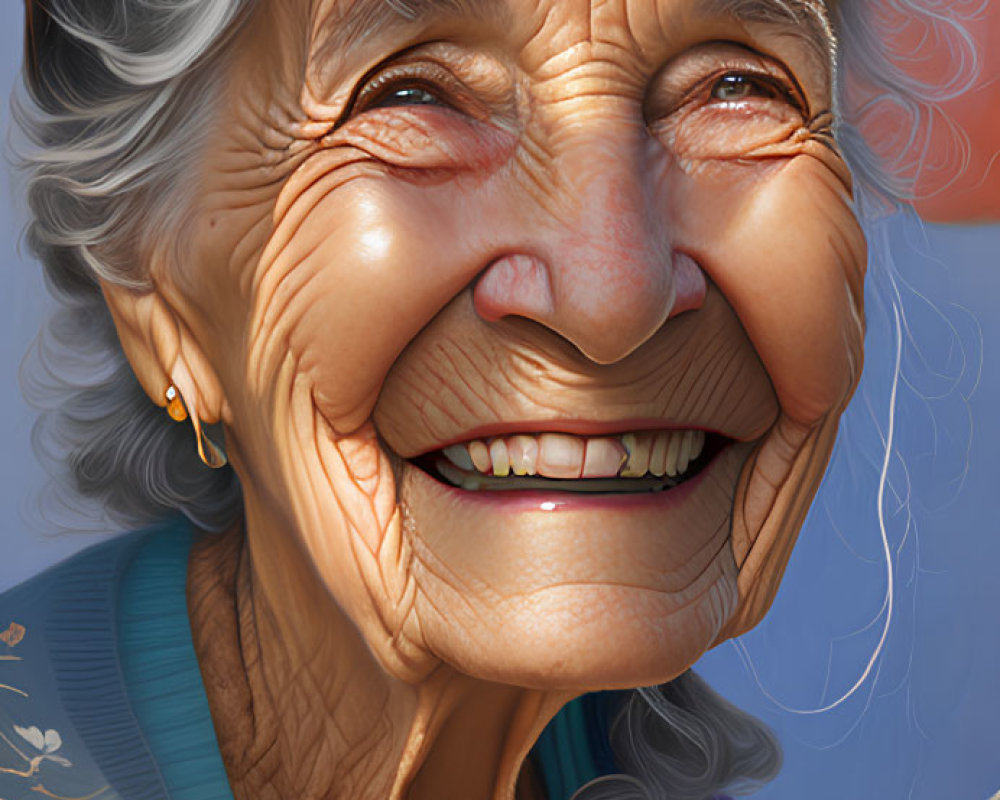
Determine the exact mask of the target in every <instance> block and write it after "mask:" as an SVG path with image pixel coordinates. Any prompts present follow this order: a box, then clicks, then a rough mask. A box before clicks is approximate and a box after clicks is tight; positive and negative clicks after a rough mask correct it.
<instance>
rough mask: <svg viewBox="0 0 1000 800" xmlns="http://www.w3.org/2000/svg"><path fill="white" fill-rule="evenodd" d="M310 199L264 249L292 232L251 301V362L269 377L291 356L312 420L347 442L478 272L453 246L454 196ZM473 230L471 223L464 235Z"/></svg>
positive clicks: (467, 253) (373, 190)
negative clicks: (415, 344)
mask: <svg viewBox="0 0 1000 800" xmlns="http://www.w3.org/2000/svg"><path fill="white" fill-rule="evenodd" d="M316 193H317V194H319V195H321V196H320V197H319V199H318V200H316V201H315V202H313V201H311V199H310V198H307V197H304V198H302V199H301V200H299V201H297V202H299V203H301V204H302V205H304V206H308V210H307V211H306V212H305V213H302V214H298V215H297V214H296V213H295V209H294V207H293V209H292V210H291V211H290V213H289V214H288V215H287V218H286V219H285V220H284V221H283V223H282V225H281V226H279V229H278V231H277V234H276V236H275V237H274V239H273V241H280V240H281V239H282V234H283V230H282V228H283V227H285V226H288V227H290V228H292V229H293V232H291V233H290V234H289V235H287V236H285V237H284V243H283V244H281V246H280V247H275V248H273V251H272V253H271V254H270V256H271V259H272V260H271V263H269V264H267V265H266V267H265V269H264V277H263V279H262V280H261V282H260V287H259V290H258V292H257V293H256V297H255V300H254V308H255V313H254V322H253V325H252V334H251V341H252V352H251V361H258V360H260V361H266V362H269V363H273V364H275V366H277V365H278V364H280V363H281V362H282V361H283V360H284V359H285V358H286V357H288V356H290V357H291V358H292V359H294V361H295V362H296V364H297V365H298V373H299V377H302V378H304V379H306V380H308V381H309V383H310V384H311V385H312V387H313V392H314V399H315V402H316V404H317V407H318V408H319V410H320V412H321V413H322V414H323V416H324V417H325V418H326V419H327V421H328V422H329V423H330V425H331V426H332V427H333V428H334V430H335V431H340V432H348V431H352V430H355V429H356V428H358V427H359V426H360V425H361V424H362V423H363V422H364V421H365V420H366V419H367V418H368V416H369V415H370V413H371V410H372V407H373V406H374V403H375V399H376V397H377V395H378V392H379V390H380V387H381V384H382V381H383V379H384V377H385V375H386V373H387V372H388V371H389V369H390V367H391V366H392V364H393V362H394V361H395V360H396V358H397V357H398V356H399V354H400V353H401V352H402V350H403V349H404V348H405V347H406V345H407V344H408V343H409V342H410V341H411V340H412V339H413V338H414V337H415V336H416V334H417V333H418V332H419V331H420V330H421V328H423V327H424V326H425V325H426V324H427V323H428V322H429V321H430V320H431V319H432V318H433V316H434V315H435V314H436V313H437V312H438V311H439V310H440V308H441V307H442V306H444V305H445V304H446V303H447V302H448V300H450V299H451V298H452V297H453V296H454V295H455V294H457V293H458V292H459V291H461V289H462V288H463V287H464V286H465V285H466V284H467V283H468V282H469V281H470V280H471V279H472V277H473V276H474V274H475V272H476V265H477V263H478V262H476V261H475V259H474V258H473V256H472V249H471V248H472V247H473V242H472V241H471V237H468V238H467V239H465V240H462V239H458V240H456V237H455V236H454V234H453V230H455V229H456V228H455V224H454V220H455V218H456V217H457V216H459V215H460V214H461V213H462V208H463V203H464V200H465V198H464V195H463V194H462V192H460V191H456V190H455V189H454V187H453V186H450V185H449V187H437V188H432V189H430V190H428V189H427V188H426V187H425V188H417V187H414V186H411V185H408V184H406V183H404V182H395V183H394V184H393V185H392V186H385V185H383V184H375V183H372V182H368V181H364V180H357V181H354V182H352V183H348V184H345V185H341V186H338V187H337V188H336V189H335V190H334V191H326V192H324V191H323V190H322V187H318V188H317V189H316ZM297 216H298V217H299V218H296V217H297ZM476 228H477V226H476V225H475V223H474V221H471V220H470V221H469V223H468V224H467V225H466V226H465V228H464V229H465V230H472V231H474V230H476ZM459 229H461V228H459ZM286 349H287V352H286Z"/></svg>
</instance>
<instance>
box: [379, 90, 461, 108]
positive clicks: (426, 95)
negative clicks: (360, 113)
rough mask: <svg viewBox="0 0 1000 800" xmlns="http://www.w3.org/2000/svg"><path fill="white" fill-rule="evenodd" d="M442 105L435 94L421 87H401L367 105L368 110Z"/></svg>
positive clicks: (387, 92)
mask: <svg viewBox="0 0 1000 800" xmlns="http://www.w3.org/2000/svg"><path fill="white" fill-rule="evenodd" d="M431 105H443V104H442V103H441V101H440V100H439V99H438V98H437V96H436V95H435V94H433V93H432V92H430V91H429V90H427V89H425V88H423V87H422V86H402V87H400V88H398V89H391V90H389V91H386V92H385V93H384V94H383V95H382V97H381V98H380V99H378V100H376V101H374V102H371V103H369V104H368V108H387V107H390V106H431Z"/></svg>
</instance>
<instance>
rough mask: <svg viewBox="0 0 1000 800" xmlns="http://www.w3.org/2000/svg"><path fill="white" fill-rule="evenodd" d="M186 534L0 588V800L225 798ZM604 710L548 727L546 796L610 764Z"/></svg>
mask: <svg viewBox="0 0 1000 800" xmlns="http://www.w3.org/2000/svg"><path fill="white" fill-rule="evenodd" d="M193 541H194V533H193V531H192V529H191V526H190V524H189V523H188V522H187V521H186V520H183V519H175V520H171V521H170V522H168V523H165V524H162V525H159V526H156V527H153V528H150V529H148V530H144V531H139V532H137V533H133V534H128V535H125V536H122V537H119V538H117V539H114V540H112V541H109V542H106V543H104V544H100V545H97V546H95V547H91V548H89V549H88V550H85V551H84V552H83V553H81V554H79V555H77V556H75V557H73V558H71V559H69V560H68V561H65V562H63V563H61V564H58V565H56V566H55V567H52V568H51V569H49V570H47V571H45V572H43V573H42V574H40V575H38V576H36V577H35V578H33V579H31V580H29V581H27V582H26V583H23V584H21V585H20V586H17V587H15V588H14V589H11V590H10V591H8V592H6V593H5V594H3V595H0V797H2V798H4V800H40V798H43V797H51V796H58V797H60V798H73V799H74V800H114V799H115V798H121V800H232V792H231V790H230V788H229V783H228V780H227V778H226V773H225V769H224V768H223V764H222V758H221V756H220V754H219V747H218V743H217V742H216V738H215V730H214V728H213V726H212V718H211V715H210V713H209V708H208V701H207V699H206V696H205V689H204V686H203V684H202V680H201V673H200V671H199V669H198V662H197V659H196V657H195V652H194V645H193V643H192V640H191V629H190V624H189V621H188V614H187V602H186V592H185V588H186V580H187V561H188V554H189V552H190V549H191V545H192V543H193ZM608 706H609V703H608V702H607V698H605V697H603V696H602V695H601V694H596V695H586V696H584V697H582V698H580V699H579V700H577V701H574V702H573V703H570V704H569V705H568V706H567V707H566V708H564V709H563V710H562V711H561V712H560V714H559V715H558V716H557V717H556V718H555V719H554V720H553V721H552V723H551V724H550V725H549V726H548V728H546V730H545V732H544V734H543V735H542V737H541V739H540V740H539V742H538V744H537V746H536V748H535V751H534V757H535V759H536V761H537V763H538V764H539V766H540V768H541V772H542V774H543V777H544V781H545V784H546V789H547V793H548V796H549V797H550V798H552V800H568V798H569V797H570V796H571V795H572V793H573V792H574V791H575V790H576V789H577V788H578V787H580V786H581V785H583V784H584V783H586V782H587V781H588V780H591V779H592V778H595V777H597V776H598V775H602V774H609V773H613V772H617V769H616V768H615V765H614V761H613V759H612V756H611V752H610V749H609V747H608V744H607V734H606V731H607V728H608V719H607V714H608Z"/></svg>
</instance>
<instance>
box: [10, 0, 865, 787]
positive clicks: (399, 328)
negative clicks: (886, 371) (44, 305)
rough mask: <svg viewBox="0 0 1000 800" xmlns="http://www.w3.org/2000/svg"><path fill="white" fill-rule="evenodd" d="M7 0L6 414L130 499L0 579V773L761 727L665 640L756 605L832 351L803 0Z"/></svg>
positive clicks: (734, 753)
mask: <svg viewBox="0 0 1000 800" xmlns="http://www.w3.org/2000/svg"><path fill="white" fill-rule="evenodd" d="M28 10H29V17H28V25H29V28H28V45H29V48H28V50H29V53H28V59H27V62H26V74H25V78H26V84H27V87H28V93H29V102H28V103H26V104H25V105H24V106H23V108H22V110H21V124H22V127H23V128H24V129H25V130H26V131H27V133H28V134H29V136H30V137H31V139H32V141H33V142H34V143H35V145H37V147H36V149H35V150H34V151H33V152H31V153H30V154H28V156H27V157H26V159H27V166H28V168H29V169H30V176H31V177H30V188H29V198H30V203H31V207H32V211H33V214H34V219H33V221H32V222H31V225H30V229H29V241H30V243H31V245H32V247H33V249H34V250H35V252H36V253H37V254H38V255H39V257H40V259H41V260H42V262H43V263H44V265H45V268H46V270H47V274H48V276H49V278H50V281H51V284H52V286H53V287H54V289H55V290H56V292H57V294H58V296H59V297H60V298H61V300H62V301H63V309H62V311H61V312H60V313H59V315H58V316H57V318H56V319H55V320H54V321H53V324H52V326H51V327H50V338H49V340H48V346H49V351H48V352H49V363H50V365H51V367H52V371H53V375H54V376H55V378H54V380H56V382H61V384H62V386H63V389H64V391H63V396H62V400H61V402H60V404H59V407H58V409H57V410H56V411H55V412H54V413H52V414H49V415H48V417H47V419H46V421H45V422H43V425H45V426H48V430H49V432H50V433H53V434H54V435H55V439H56V440H58V442H59V444H60V446H62V447H63V448H64V452H65V461H66V464H67V465H68V466H69V468H70V470H71V472H72V474H73V476H74V479H75V481H76V487H77V489H78V490H80V491H82V492H84V493H85V494H89V495H91V496H96V497H99V498H100V499H101V500H102V502H103V503H104V506H105V508H106V509H107V510H108V512H109V513H110V514H112V515H115V516H117V518H119V519H125V520H128V521H130V522H131V523H132V524H133V526H136V525H138V524H139V523H140V522H143V521H144V522H147V523H149V522H153V523H155V524H153V526H152V527H150V528H146V529H145V530H143V531H141V532H139V533H136V534H133V535H130V536H126V537H123V538H121V539H118V540H115V541H113V542H112V543H110V544H108V545H103V546H101V547H99V548H96V549H93V550H90V551H87V552H86V553H84V554H83V555H82V556H79V557H77V558H76V559H74V560H72V561H70V562H67V563H65V564H63V565H60V566H59V567H57V568H55V569H54V570H52V571H50V572H48V573H45V574H43V575H42V576H40V577H38V578H36V579H35V580H33V581H31V582H29V583H27V584H25V585H23V586H21V587H19V588H17V589H15V590H13V591H12V592H10V593H9V594H8V595H6V596H4V597H3V600H2V603H3V606H2V607H3V610H4V615H5V617H10V619H11V620H13V622H14V623H15V624H13V625H12V626H11V627H10V628H9V629H8V630H7V632H6V633H5V634H4V636H5V639H4V641H5V642H6V646H7V648H8V651H9V653H8V656H7V658H8V659H11V661H10V662H9V664H7V665H6V666H7V667H9V669H7V671H6V672H5V673H4V680H3V682H4V684H7V687H6V691H4V692H3V693H2V694H0V704H2V718H0V723H2V727H0V735H2V737H3V742H4V743H5V744H6V746H8V747H9V752H7V753H6V757H8V760H7V762H5V764H4V769H3V772H2V773H0V788H2V792H0V794H2V795H3V796H4V797H5V798H7V800H11V798H14V799H15V800H16V798H20V797H37V794H38V793H41V794H42V795H44V796H50V797H56V796H58V797H70V796H73V797H80V798H82V797H85V796H86V797H91V798H101V799H102V800H105V799H106V798H112V797H121V798H124V800H134V799H136V798H146V797H150V798H152V797H157V798H161V797H164V798H165V797H169V798H222V797H235V798H237V800H244V799H245V798H358V800H374V799H376V798H379V799H381V798H402V797H406V798H411V800H416V799H420V798H436V799H437V800H442V798H463V799H464V800H468V799H469V798H495V799H496V800H500V798H513V797H515V796H516V797H521V798H549V800H557V799H558V800H563V798H567V797H569V796H570V795H571V794H573V793H574V792H576V791H577V790H578V789H580V787H581V786H582V785H583V784H585V783H586V784H588V785H587V786H586V787H585V788H583V789H582V790H581V791H580V792H579V793H578V794H577V795H576V796H577V797H580V798H584V797H607V798H610V797H622V798H624V797H683V798H708V797H711V796H713V795H715V794H716V793H717V792H719V791H724V790H725V788H726V786H733V785H735V786H736V787H737V788H739V787H743V788H746V787H747V786H750V785H752V784H753V782H754V781H760V780H765V779H767V778H768V777H769V776H770V775H772V774H773V772H774V770H775V768H776V765H777V756H776V753H775V750H774V745H773V743H772V741H771V739H770V737H769V735H768V734H767V732H766V731H765V730H764V729H763V728H762V727H761V726H759V725H758V724H757V723H755V722H754V721H753V720H751V719H749V718H747V717H745V716H744V715H742V714H741V713H740V712H739V711H738V710H736V709H735V708H732V707H731V706H728V704H726V703H725V702H724V701H722V700H721V699H720V698H718V697H717V696H715V695H714V694H713V693H712V692H711V690H709V689H708V688H707V687H706V686H704V684H702V683H701V682H700V681H699V680H698V679H697V678H696V677H694V676H693V675H692V674H691V673H690V672H688V669H689V667H690V666H691V665H692V664H693V663H694V662H695V661H696V660H697V659H698V658H699V656H700V655H701V654H702V653H704V652H705V651H706V650H707V649H708V648H710V647H712V646H713V645H714V644H717V643H719V642H721V641H724V640H725V639H727V638H729V637H732V636H734V635H737V634H739V633H741V632H742V631H745V630H747V629H748V628H750V627H751V626H753V625H754V624H756V623H757V622H758V621H759V620H760V619H761V617H762V615H763V614H764V613H765V611H766V610H767V608H768V606H769V604H770V603H771V600H772V598H773V597H774V594H775V591H776V589H777V586H778V583H779V580H780V577H781V574H782V571H783V569H784V566H785V564H786V562H787V559H788V557H789V554H790V551H791V548H792V546H793V543H794V540H795V537H796V534H797V532H798V529H799V527H800V525H801V523H802V520H803V517H804V515H805V513H806V511H807V509H808V508H809V504H810V501H811V498H812V497H813V495H814V493H815V491H816V488H817V485H818V483H819V481H820V478H821V477H822V474H823V470H824V466H825V464H826V462H827V459H828V457H829V455H830V452H831V448H832V445H833V442H834V438H835V435H836V430H837V423H838V420H839V418H840V415H841V413H842V411H843V409H844V406H845V405H846V403H847V401H848V399H849V397H850V395H851V393H852V391H853V389H854V387H855V385H856V382H857V380H858V376H859V372H860V369H861V363H862V337H863V322H862V282H863V277H864V272H865V264H866V253H865V241H864V237H863V235H862V232H861V229H860V227H859V224H858V222H857V220H856V218H855V214H854V212H853V210H852V190H851V177H850V173H849V172H848V169H847V167H846V166H845V162H844V160H843V158H842V156H841V153H840V151H839V149H838V145H837V142H836V141H835V139H834V135H833V131H834V127H835V125H834V123H835V119H834V117H833V114H832V112H831V109H832V108H833V104H834V99H833V83H834V46H833V38H832V35H831V31H830V27H829V24H828V20H827V17H828V9H826V8H825V7H824V6H823V5H822V4H821V3H819V2H814V1H813V0H785V2H777V0H753V1H752V2H745V1H743V0H641V1H640V0H636V1H635V2H633V1H632V0H621V2H590V0H579V2H578V1H577V0H312V1H309V0H280V2H279V0H253V1H251V0H212V2H166V0H156V1H155V2H151V1H150V0H143V1H140V0H121V1H120V2H116V3H111V4H109V3H106V2H104V0H100V2H99V1H98V0H47V1H46V2H44V3H29V8H28ZM112 322H113V325H112ZM227 461H228V466H226V463H227ZM178 512H183V514H184V515H186V518H184V517H180V516H178ZM188 520H190V522H189V521H188ZM209 530H215V531H218V532H217V533H213V534H205V533H202V531H209ZM13 659H18V660H13ZM671 682H673V683H671ZM658 685H659V686H658ZM651 686H658V688H653V689H642V690H641V691H640V692H639V693H634V692H631V691H624V690H631V689H632V688H633V687H651ZM602 690H613V691H602ZM609 740H610V741H609ZM602 776H603V777H602ZM609 776H611V777H609Z"/></svg>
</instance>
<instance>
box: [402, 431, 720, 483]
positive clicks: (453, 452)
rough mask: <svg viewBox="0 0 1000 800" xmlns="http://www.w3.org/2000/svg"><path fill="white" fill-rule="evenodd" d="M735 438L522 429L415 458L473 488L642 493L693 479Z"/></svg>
mask: <svg viewBox="0 0 1000 800" xmlns="http://www.w3.org/2000/svg"><path fill="white" fill-rule="evenodd" d="M730 441H731V440H730V439H728V438H727V437H725V436H722V435H719V434H714V433H707V432H705V431H702V430H697V429H675V430H650V431H638V432H634V433H625V434H622V435H619V436H596V437H587V436H574V435H570V434H563V433H541V434H515V435H512V436H498V437H492V438H487V439H474V440H470V441H466V442H461V443H458V444H453V445H450V446H449V447H445V448H443V449H440V450H435V451H432V452H429V453H425V454H423V455H421V456H419V457H417V458H414V459H411V463H413V464H414V465H415V466H417V467H418V468H420V469H421V470H423V471H424V472H426V473H427V474H428V475H430V476H431V477H432V478H435V479H436V480H438V481H440V482H441V483H444V484H446V485H449V486H452V487H455V488H457V489H462V490H465V491H470V492H488V491H504V492H509V491H517V490H543V491H562V492H576V493H591V494H639V493H651V492H662V491H665V490H669V489H672V488H674V487H676V486H679V485H681V484H682V483H684V482H685V481H688V480H690V479H691V478H693V477H695V476H696V475H698V474H699V473H700V472H701V471H702V470H703V469H704V468H705V467H706V466H707V465H708V464H709V463H710V462H711V461H712V460H713V459H714V458H715V457H716V456H717V455H718V454H719V452H720V451H721V450H723V449H724V448H725V447H726V445H727V444H729V443H730Z"/></svg>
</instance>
